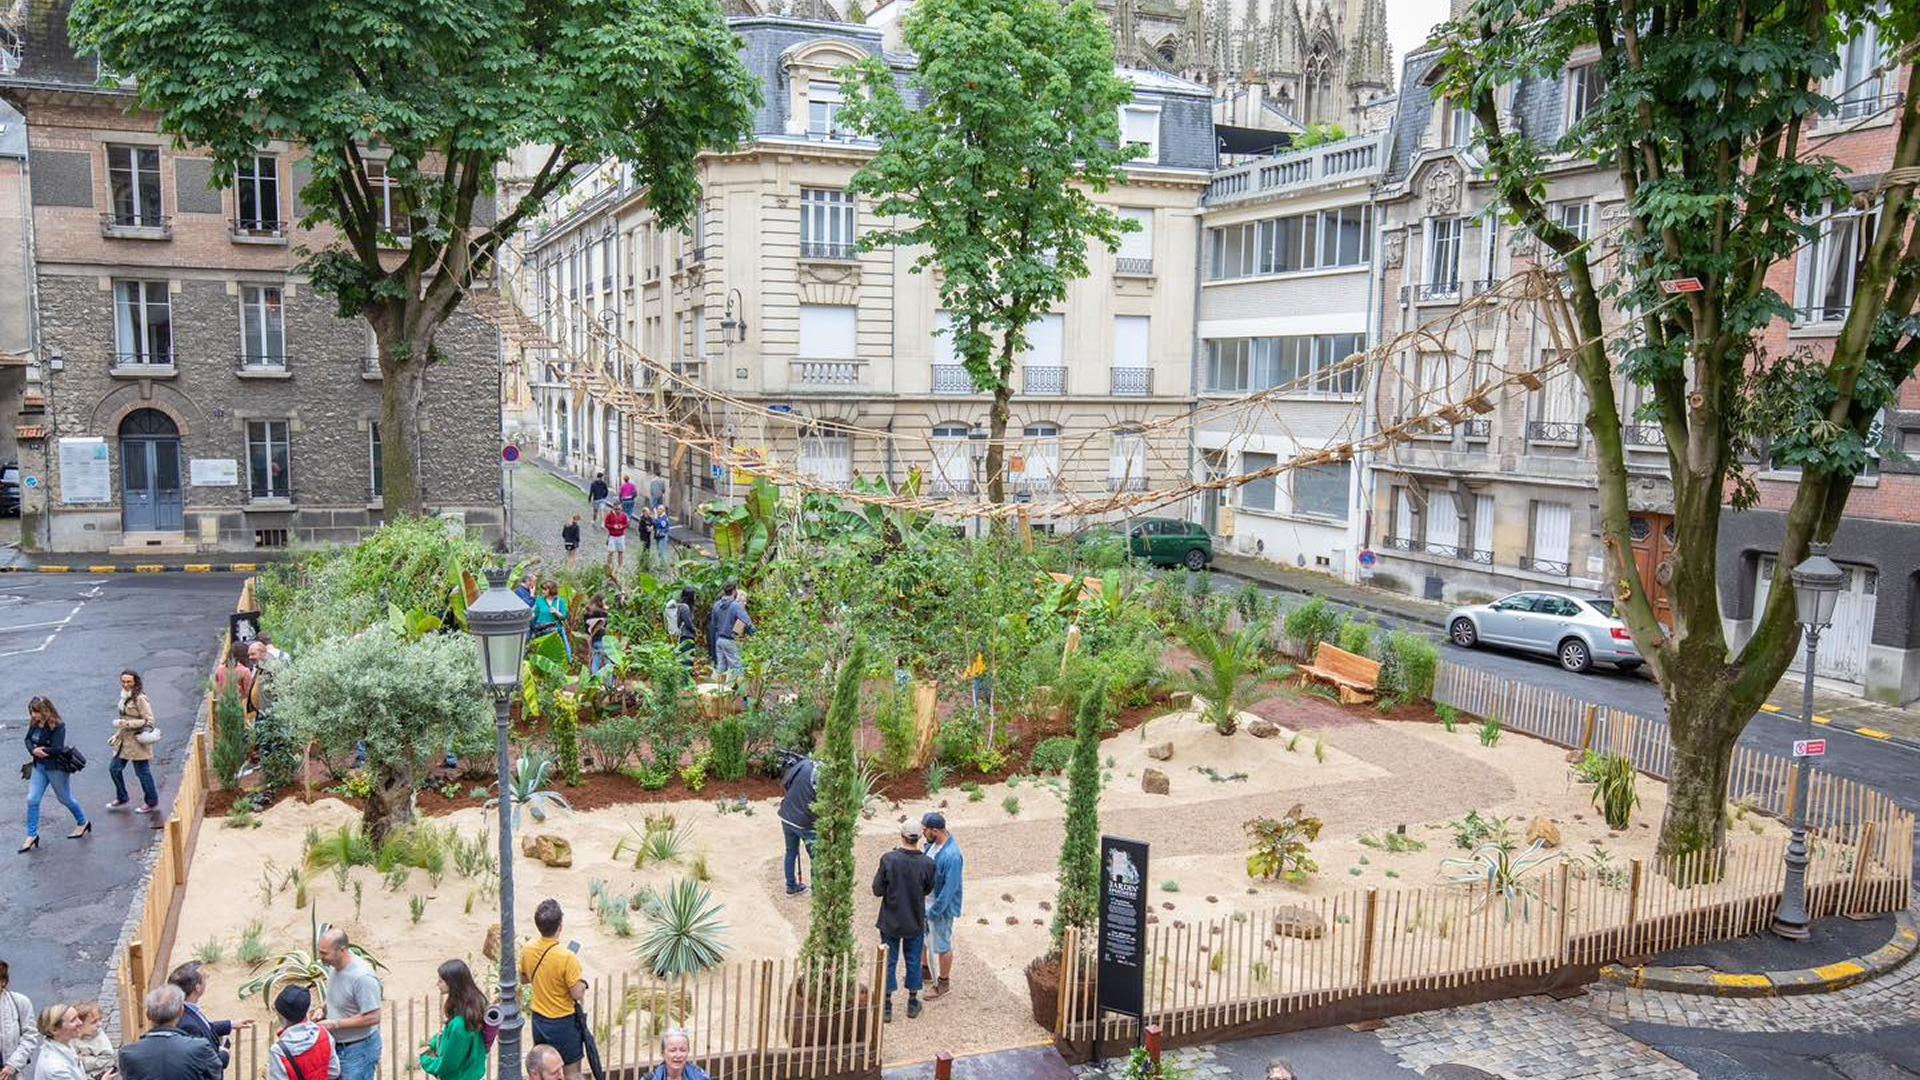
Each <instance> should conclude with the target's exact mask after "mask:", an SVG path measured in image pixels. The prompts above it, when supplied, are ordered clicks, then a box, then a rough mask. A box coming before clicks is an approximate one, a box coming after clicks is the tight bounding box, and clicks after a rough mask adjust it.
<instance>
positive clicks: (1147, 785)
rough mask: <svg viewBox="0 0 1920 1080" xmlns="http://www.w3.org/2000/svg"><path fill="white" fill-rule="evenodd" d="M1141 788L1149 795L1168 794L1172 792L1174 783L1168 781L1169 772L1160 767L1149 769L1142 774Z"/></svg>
mask: <svg viewBox="0 0 1920 1080" xmlns="http://www.w3.org/2000/svg"><path fill="white" fill-rule="evenodd" d="M1140 790H1141V791H1144V792H1146V793H1147V794H1149V795H1166V794H1169V793H1170V792H1172V790H1173V785H1172V784H1170V783H1169V782H1168V781H1167V774H1166V773H1163V772H1161V771H1160V770H1159V769H1148V770H1147V771H1146V772H1143V773H1141V774H1140Z"/></svg>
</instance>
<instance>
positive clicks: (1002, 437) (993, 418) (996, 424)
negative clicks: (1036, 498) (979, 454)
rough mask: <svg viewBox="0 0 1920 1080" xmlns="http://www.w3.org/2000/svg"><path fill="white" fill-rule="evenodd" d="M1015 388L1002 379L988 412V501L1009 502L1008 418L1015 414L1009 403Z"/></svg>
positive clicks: (995, 390) (994, 392)
mask: <svg viewBox="0 0 1920 1080" xmlns="http://www.w3.org/2000/svg"><path fill="white" fill-rule="evenodd" d="M1011 400H1013V387H1012V386H1010V385H1008V383H1007V380H1006V379H1005V378H1002V379H1001V380H1000V385H999V386H998V387H996V388H995V389H994V391H993V407H992V408H991V409H989V410H987V501H988V502H990V503H996V504H997V503H1003V502H1006V501H1007V470H1006V461H1007V418H1008V417H1009V416H1011V415H1012V414H1013V410H1012V409H1011V408H1010V407H1009V406H1008V404H1007V403H1008V402H1009V401H1011Z"/></svg>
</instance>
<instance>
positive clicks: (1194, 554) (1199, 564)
mask: <svg viewBox="0 0 1920 1080" xmlns="http://www.w3.org/2000/svg"><path fill="white" fill-rule="evenodd" d="M1206 568H1207V553H1206V552H1204V551H1201V550H1200V549H1199V548H1194V549H1193V550H1192V551H1189V552H1187V569H1189V570H1205V569H1206Z"/></svg>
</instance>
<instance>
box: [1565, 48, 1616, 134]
mask: <svg viewBox="0 0 1920 1080" xmlns="http://www.w3.org/2000/svg"><path fill="white" fill-rule="evenodd" d="M1606 92H1607V76H1606V73H1605V72H1604V71H1602V70H1601V68H1600V62H1599V61H1598V60H1595V61H1593V62H1592V63H1588V64H1581V65H1579V66H1578V67H1570V68H1568V69H1567V127H1569V128H1571V127H1572V126H1573V125H1575V124H1577V123H1579V122H1580V121H1582V120H1584V119H1586V117H1587V114H1588V113H1590V112H1592V111H1593V110H1594V108H1595V107H1596V106H1598V105H1599V104H1600V98H1601V96H1602V95H1603V94H1605V93H1606Z"/></svg>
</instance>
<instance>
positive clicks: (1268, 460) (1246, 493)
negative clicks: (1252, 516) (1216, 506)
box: [1240, 454, 1280, 510]
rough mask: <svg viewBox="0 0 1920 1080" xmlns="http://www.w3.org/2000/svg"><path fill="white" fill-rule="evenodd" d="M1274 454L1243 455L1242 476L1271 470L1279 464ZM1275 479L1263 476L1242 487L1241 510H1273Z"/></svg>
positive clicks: (1241, 462)
mask: <svg viewBox="0 0 1920 1080" xmlns="http://www.w3.org/2000/svg"><path fill="white" fill-rule="evenodd" d="M1279 461H1280V459H1279V457H1278V456H1277V455H1274V454H1241V455H1240V474H1241V475H1242V476H1245V475H1246V474H1248V473H1256V472H1259V471H1260V470H1262V469H1271V468H1273V467H1274V466H1275V465H1277V464H1279ZM1273 490H1274V483H1273V477H1271V476H1263V477H1261V478H1260V479H1258V480H1249V481H1247V482H1246V483H1245V484H1242V485H1241V486H1240V508H1241V509H1243V510H1272V509H1273V508H1274V504H1273Z"/></svg>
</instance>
